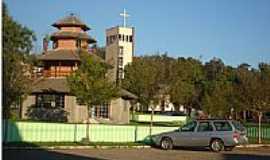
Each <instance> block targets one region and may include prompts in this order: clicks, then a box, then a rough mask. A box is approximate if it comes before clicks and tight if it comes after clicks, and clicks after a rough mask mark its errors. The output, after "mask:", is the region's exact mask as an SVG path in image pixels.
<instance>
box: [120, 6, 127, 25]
mask: <svg viewBox="0 0 270 160" xmlns="http://www.w3.org/2000/svg"><path fill="white" fill-rule="evenodd" d="M120 16H122V17H123V27H126V21H127V18H128V17H129V15H128V14H127V12H126V9H125V8H124V12H123V13H120Z"/></svg>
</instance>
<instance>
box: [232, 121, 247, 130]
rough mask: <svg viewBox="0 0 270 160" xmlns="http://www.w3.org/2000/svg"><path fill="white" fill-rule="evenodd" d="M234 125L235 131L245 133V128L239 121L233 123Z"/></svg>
mask: <svg viewBox="0 0 270 160" xmlns="http://www.w3.org/2000/svg"><path fill="white" fill-rule="evenodd" d="M232 124H233V125H234V127H235V129H237V130H239V131H244V130H245V127H244V126H243V125H242V124H241V123H240V122H238V121H232Z"/></svg>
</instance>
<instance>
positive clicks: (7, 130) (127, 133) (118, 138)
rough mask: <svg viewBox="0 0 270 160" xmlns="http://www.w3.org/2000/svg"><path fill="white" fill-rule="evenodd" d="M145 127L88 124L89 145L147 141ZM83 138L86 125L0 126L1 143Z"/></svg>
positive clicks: (158, 129)
mask: <svg viewBox="0 0 270 160" xmlns="http://www.w3.org/2000/svg"><path fill="white" fill-rule="evenodd" d="M174 129H177V127H153V129H152V133H153V134H157V133H162V132H166V131H171V130H174ZM149 131H150V129H149V127H148V126H130V125H105V124H91V125H90V128H89V137H90V140H91V141H92V142H136V141H146V140H147V138H149ZM85 134H86V124H64V123H40V122H11V121H5V122H3V134H2V135H3V140H4V142H80V141H81V140H82V138H84V137H85Z"/></svg>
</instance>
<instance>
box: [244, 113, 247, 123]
mask: <svg viewBox="0 0 270 160" xmlns="http://www.w3.org/2000/svg"><path fill="white" fill-rule="evenodd" d="M243 119H244V122H246V121H247V111H246V110H244V111H243Z"/></svg>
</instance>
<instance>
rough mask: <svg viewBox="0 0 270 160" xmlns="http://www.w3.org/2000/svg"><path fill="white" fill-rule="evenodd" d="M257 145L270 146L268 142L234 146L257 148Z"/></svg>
mask: <svg viewBox="0 0 270 160" xmlns="http://www.w3.org/2000/svg"><path fill="white" fill-rule="evenodd" d="M257 147H270V144H247V145H240V146H236V148H257Z"/></svg>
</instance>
